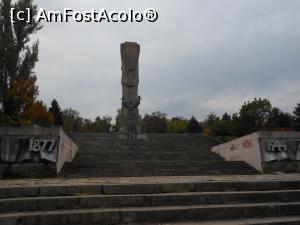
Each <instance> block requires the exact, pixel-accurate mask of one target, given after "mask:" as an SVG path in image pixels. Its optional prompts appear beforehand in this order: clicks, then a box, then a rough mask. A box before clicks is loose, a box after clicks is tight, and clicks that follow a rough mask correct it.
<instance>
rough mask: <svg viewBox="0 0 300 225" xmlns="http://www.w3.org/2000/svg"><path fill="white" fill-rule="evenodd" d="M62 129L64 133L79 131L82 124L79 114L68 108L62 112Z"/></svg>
mask: <svg viewBox="0 0 300 225" xmlns="http://www.w3.org/2000/svg"><path fill="white" fill-rule="evenodd" d="M62 114H63V121H64V124H63V128H64V129H65V130H66V131H80V129H81V128H82V124H83V118H81V117H80V114H79V112H78V111H77V110H75V109H72V108H68V109H65V110H63V112H62Z"/></svg>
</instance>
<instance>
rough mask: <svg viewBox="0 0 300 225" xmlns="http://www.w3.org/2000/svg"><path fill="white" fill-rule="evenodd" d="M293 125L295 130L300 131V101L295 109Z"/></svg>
mask: <svg viewBox="0 0 300 225" xmlns="http://www.w3.org/2000/svg"><path fill="white" fill-rule="evenodd" d="M293 113H294V122H293V127H294V129H295V130H297V131H300V103H298V104H297V106H296V107H295V110H294V112H293Z"/></svg>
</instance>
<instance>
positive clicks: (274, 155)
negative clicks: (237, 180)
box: [212, 131, 300, 173]
mask: <svg viewBox="0 0 300 225" xmlns="http://www.w3.org/2000/svg"><path fill="white" fill-rule="evenodd" d="M212 151H213V152H215V153H218V154H219V155H221V156H222V157H223V158H225V159H226V160H228V161H244V162H247V163H248V164H249V165H251V166H252V167H254V168H255V169H257V170H259V171H261V172H267V173H268V172H276V171H278V172H300V132H281V131H273V132H267V131H260V132H256V133H252V134H249V135H247V136H244V137H241V138H238V139H235V140H233V141H230V142H227V143H224V144H221V145H218V146H215V147H213V148H212Z"/></svg>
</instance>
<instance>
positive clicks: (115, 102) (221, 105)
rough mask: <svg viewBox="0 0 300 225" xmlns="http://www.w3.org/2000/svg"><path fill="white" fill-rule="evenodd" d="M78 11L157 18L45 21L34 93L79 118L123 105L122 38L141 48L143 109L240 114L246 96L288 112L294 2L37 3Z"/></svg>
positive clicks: (295, 44)
mask: <svg viewBox="0 0 300 225" xmlns="http://www.w3.org/2000/svg"><path fill="white" fill-rule="evenodd" d="M37 4H38V6H39V7H44V8H45V9H49V10H59V9H62V8H63V7H70V8H74V9H78V10H86V9H90V8H101V7H105V8H108V9H127V8H134V9H139V10H143V9H145V8H148V7H152V8H155V9H157V10H158V12H159V20H158V22H155V23H141V24H136V23H135V24H130V23H126V24H121V23H119V24H107V23H101V24H76V23H64V24H54V23H52V24H45V27H44V29H43V30H41V31H40V32H39V33H38V34H37V35H36V37H38V38H39V39H40V62H39V63H38V65H37V68H36V72H37V74H38V84H39V86H40V98H41V99H43V100H45V101H46V102H48V103H49V102H50V101H51V99H52V98H57V99H58V100H59V102H60V103H61V105H62V106H63V107H73V108H76V109H78V110H79V111H80V112H81V113H82V115H83V116H85V117H89V118H95V117H96V116H97V115H106V114H110V115H115V114H116V110H117V108H119V107H120V97H121V84H120V77H121V71H120V64H121V63H120V54H119V45H120V43H121V42H124V41H137V42H139V43H140V44H141V57H140V94H141V96H142V98H143V101H142V105H141V113H146V112H148V113H150V112H152V111H157V110H161V111H164V112H166V113H168V114H169V115H172V116H176V115H183V116H186V117H190V116H191V115H195V116H197V117H198V118H199V119H203V118H204V117H205V115H207V113H208V112H210V111H214V112H216V113H218V114H221V113H223V112H224V111H228V112H236V111H238V108H239V106H240V105H241V104H242V103H243V102H244V101H246V100H248V99H251V98H252V97H268V98H269V99H270V100H271V102H272V103H273V105H275V106H278V107H281V108H282V109H284V110H286V111H290V112H291V111H292V109H293V107H294V106H295V105H296V103H298V102H299V101H300V100H299V96H300V95H299V94H300V93H299V91H298V89H299V88H298V89H297V87H299V86H297V85H296V84H299V83H300V76H299V73H300V63H299V58H300V57H299V56H300V42H299V37H300V26H299V25H300V16H299V10H300V2H299V1H297V0H287V1H280V0H265V1H260V0H251V1H250V0H228V1H217V0H202V1H196V0H193V1H189V2H188V3H187V2H182V1H179V0H176V1H171V0H168V1H158V0H155V1H151V2H150V1H137V0H131V1H122V2H118V3H116V2H112V1H96V0H87V1H79V0H77V1H74V0H62V1H42V0H38V1H37Z"/></svg>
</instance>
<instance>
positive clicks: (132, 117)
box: [119, 42, 143, 140]
mask: <svg viewBox="0 0 300 225" xmlns="http://www.w3.org/2000/svg"><path fill="white" fill-rule="evenodd" d="M139 55H140V45H139V44H137V43H135V42H125V43H122V44H121V60H122V67H121V69H122V109H121V119H120V130H119V138H121V139H127V140H137V139H143V137H142V135H141V128H140V126H139V110H138V106H139V104H140V101H141V97H140V96H139V95H138V85H139Z"/></svg>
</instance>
